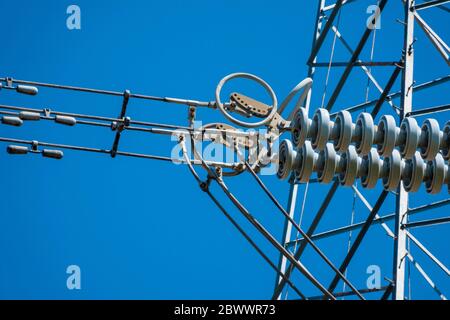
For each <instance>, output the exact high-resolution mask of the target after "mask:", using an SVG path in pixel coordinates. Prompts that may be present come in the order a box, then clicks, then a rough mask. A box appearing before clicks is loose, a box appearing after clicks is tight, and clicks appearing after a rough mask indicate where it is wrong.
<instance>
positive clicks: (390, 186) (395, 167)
mask: <svg viewBox="0 0 450 320" xmlns="http://www.w3.org/2000/svg"><path fill="white" fill-rule="evenodd" d="M383 165H384V166H387V168H386V171H387V175H386V176H385V177H383V187H384V189H385V190H387V191H392V190H395V189H397V187H398V185H399V183H400V180H401V178H402V157H401V156H400V152H399V151H398V150H396V149H394V150H393V151H392V153H391V155H390V156H389V157H386V158H384V161H383Z"/></svg>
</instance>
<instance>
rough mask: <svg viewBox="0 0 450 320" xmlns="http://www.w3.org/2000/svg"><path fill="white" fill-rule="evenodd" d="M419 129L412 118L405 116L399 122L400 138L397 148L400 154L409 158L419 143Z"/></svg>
mask: <svg viewBox="0 0 450 320" xmlns="http://www.w3.org/2000/svg"><path fill="white" fill-rule="evenodd" d="M419 138H420V129H419V126H418V125H417V121H416V119H414V118H410V117H407V118H405V119H403V121H402V123H401V124H400V137H399V139H400V140H402V141H401V143H400V145H399V149H400V154H401V155H402V157H403V158H405V159H411V158H412V157H413V155H414V154H415V152H416V150H417V145H418V144H419Z"/></svg>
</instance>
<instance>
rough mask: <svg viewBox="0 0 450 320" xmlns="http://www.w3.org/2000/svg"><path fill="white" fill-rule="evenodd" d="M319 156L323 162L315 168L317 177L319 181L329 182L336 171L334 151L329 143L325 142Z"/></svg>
mask: <svg viewBox="0 0 450 320" xmlns="http://www.w3.org/2000/svg"><path fill="white" fill-rule="evenodd" d="M319 158H321V161H322V163H323V166H322V168H320V169H319V170H317V178H318V180H319V182H321V183H330V182H331V180H333V177H334V174H335V173H336V159H337V157H336V151H334V147H333V145H332V144H331V143H327V144H326V146H325V149H323V150H322V151H321V152H320V154H319Z"/></svg>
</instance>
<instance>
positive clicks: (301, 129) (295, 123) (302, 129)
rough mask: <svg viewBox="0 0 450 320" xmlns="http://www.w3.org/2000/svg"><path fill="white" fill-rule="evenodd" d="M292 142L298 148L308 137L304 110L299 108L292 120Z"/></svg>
mask: <svg viewBox="0 0 450 320" xmlns="http://www.w3.org/2000/svg"><path fill="white" fill-rule="evenodd" d="M291 126H292V142H293V143H294V145H295V146H297V147H298V148H301V147H302V146H303V143H305V140H306V138H307V136H308V130H309V119H308V113H307V112H306V109H305V108H300V109H298V111H297V112H296V113H295V115H294V118H293V119H292V125H291Z"/></svg>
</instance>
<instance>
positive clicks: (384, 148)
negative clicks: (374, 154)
mask: <svg viewBox="0 0 450 320" xmlns="http://www.w3.org/2000/svg"><path fill="white" fill-rule="evenodd" d="M396 129H397V126H396V124H395V119H394V117H393V116H391V115H384V116H382V117H381V119H380V122H379V123H378V131H379V132H382V137H383V140H382V141H381V142H380V143H378V145H377V151H378V154H379V155H380V156H384V157H388V156H390V155H391V153H392V150H394V148H395V140H396V139H397V134H396Z"/></svg>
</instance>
